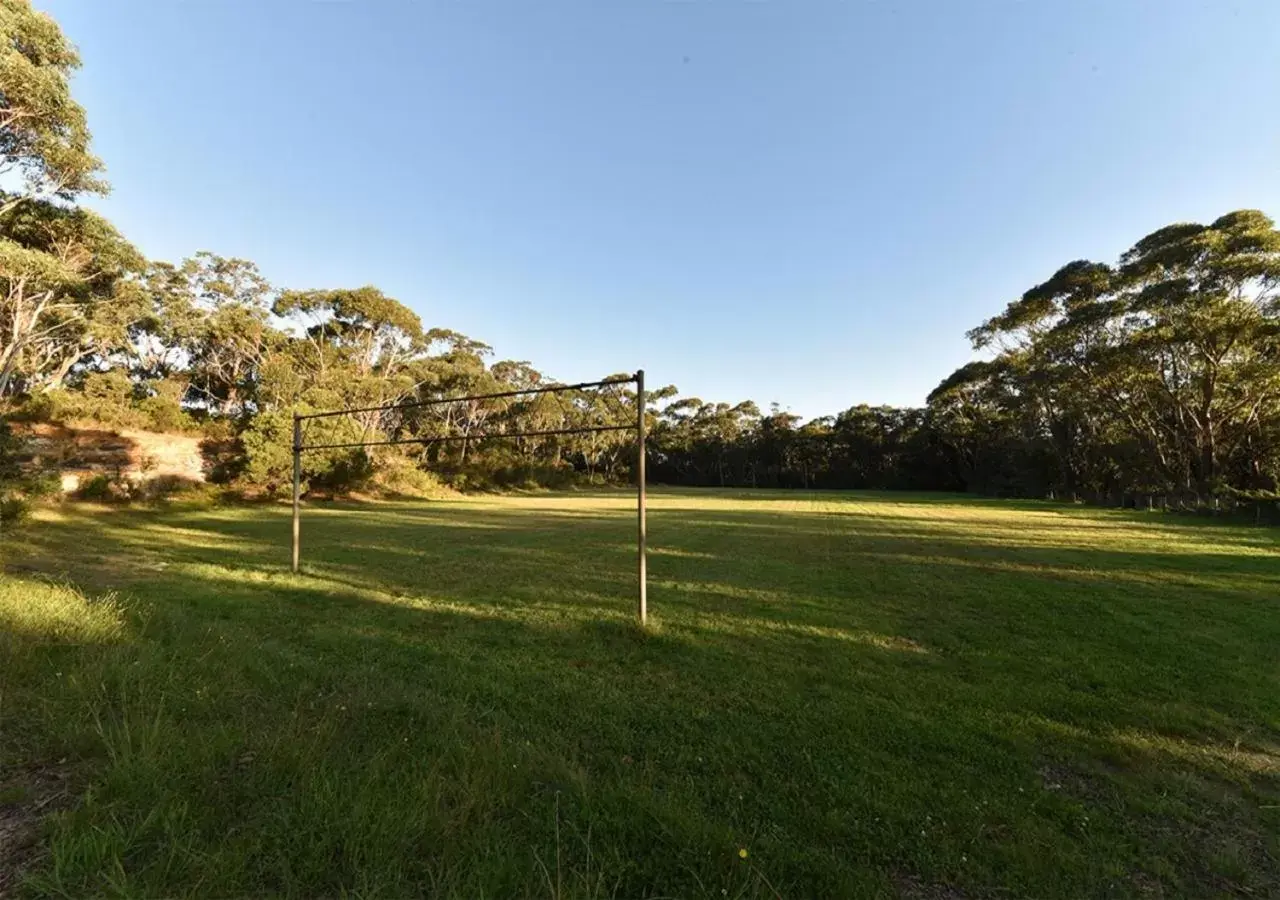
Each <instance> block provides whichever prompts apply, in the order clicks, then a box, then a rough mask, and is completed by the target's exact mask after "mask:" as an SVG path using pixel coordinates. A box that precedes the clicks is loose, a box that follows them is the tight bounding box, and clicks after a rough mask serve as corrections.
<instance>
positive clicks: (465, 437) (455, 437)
mask: <svg viewBox="0 0 1280 900" xmlns="http://www.w3.org/2000/svg"><path fill="white" fill-rule="evenodd" d="M614 383H617V384H620V383H621V382H614ZM635 430H636V426H635V425H590V426H586V427H583V428H552V429H550V430H548V431H517V432H513V433H510V434H508V433H507V432H501V433H498V434H483V433H482V434H450V435H445V436H443V437H427V438H404V439H402V440H398V441H352V442H351V443H346V444H307V445H306V446H302V447H298V448H296V449H297V451H298V452H299V453H301V452H302V451H304V450H345V449H348V448H351V447H391V446H394V445H396V444H434V443H435V442H436V441H482V440H485V439H487V438H518V437H550V436H551V435H556V434H592V433H594V432H598V431H635Z"/></svg>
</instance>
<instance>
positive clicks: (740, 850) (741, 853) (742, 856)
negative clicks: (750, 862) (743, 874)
mask: <svg viewBox="0 0 1280 900" xmlns="http://www.w3.org/2000/svg"><path fill="white" fill-rule="evenodd" d="M750 855H751V854H750V853H748V852H747V848H746V847H739V848H738V859H746V858H747V857H748V856H750Z"/></svg>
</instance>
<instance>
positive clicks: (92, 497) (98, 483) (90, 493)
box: [76, 474, 134, 503]
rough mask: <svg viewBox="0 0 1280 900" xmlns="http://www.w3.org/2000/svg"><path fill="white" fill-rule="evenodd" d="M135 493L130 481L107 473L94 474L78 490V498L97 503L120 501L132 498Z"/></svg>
mask: <svg viewBox="0 0 1280 900" xmlns="http://www.w3.org/2000/svg"><path fill="white" fill-rule="evenodd" d="M133 494H134V489H133V485H131V484H130V483H129V482H128V481H126V480H125V479H123V478H120V477H118V476H112V475H106V474H100V475H94V476H93V477H92V478H90V479H89V480H88V481H86V482H84V483H83V484H81V485H80V487H79V488H78V489H77V490H76V497H77V499H80V500H89V501H92V502H95V503H120V502H122V501H128V500H130V499H132V497H133Z"/></svg>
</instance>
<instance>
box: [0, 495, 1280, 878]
mask: <svg viewBox="0 0 1280 900" xmlns="http://www.w3.org/2000/svg"><path fill="white" fill-rule="evenodd" d="M649 530H650V537H651V550H652V552H651V557H650V561H649V570H650V579H651V580H650V594H649V599H650V609H651V614H652V617H653V622H652V626H651V627H650V628H649V629H648V630H645V631H642V630H640V629H639V628H637V627H636V626H635V625H634V624H633V620H634V604H635V600H634V593H635V544H634V537H635V520H634V499H633V497H632V496H631V495H630V494H626V493H621V492H618V493H611V492H600V493H577V494H547V495H531V496H521V497H501V498H499V497H486V498H478V499H460V500H451V501H440V502H432V503H416V504H408V503H403V504H364V505H361V504H310V505H309V506H308V508H307V510H306V512H305V516H304V526H303V535H304V552H303V561H304V567H305V572H304V574H302V575H299V576H293V575H291V574H289V573H288V571H287V560H288V534H289V513H288V510H287V508H285V507H282V506H258V507H231V508H218V509H203V510H202V509H188V510H183V509H180V508H171V509H166V510H158V511H156V510H106V509H97V510H94V509H86V508H79V507H74V506H68V507H64V508H62V509H61V510H59V511H50V512H45V513H42V514H41V515H40V516H39V518H38V520H37V521H36V522H33V523H32V524H31V525H29V526H28V527H27V528H26V529H25V530H24V531H23V532H21V533H20V534H19V535H18V536H16V537H15V536H14V535H5V537H4V564H5V571H6V572H7V573H8V574H7V575H6V576H4V579H3V581H0V585H2V586H0V810H7V812H0V824H3V823H6V822H7V823H9V828H10V831H11V832H14V833H17V832H18V831H20V830H21V827H20V826H21V823H22V822H24V821H30V820H31V819H33V818H34V817H36V816H43V817H44V818H43V823H42V825H41V826H40V831H39V833H38V834H39V843H38V844H37V845H36V846H35V847H32V848H28V849H26V850H22V851H20V852H12V853H11V854H10V856H9V859H8V861H7V862H4V861H0V868H3V867H4V866H6V865H8V866H9V869H10V873H12V871H13V867H14V865H15V862H16V861H18V860H23V861H25V865H24V875H23V876H22V877H23V880H22V882H21V884H20V888H19V890H20V892H22V893H24V894H30V895H32V896H67V897H81V896H88V895H104V894H105V895H118V896H132V897H157V896H165V897H181V896H199V897H210V896H219V897H229V896H263V895H288V896H297V897H335V896H344V895H345V896H355V897H405V896H414V895H430V896H456V897H467V898H479V897H495V898H502V897H524V896H531V897H595V896H617V897H627V898H632V897H635V898H639V897H776V896H781V897H788V898H808V897H859V896H868V897H872V896H889V897H892V896H902V897H907V898H964V897H988V896H991V897H1072V898H1075V897H1124V896H1141V897H1182V896H1221V895H1230V894H1239V895H1243V896H1253V897H1263V896H1277V895H1280V837H1278V835H1280V540H1278V536H1277V533H1276V532H1275V531H1268V530H1265V529H1258V528H1251V527H1235V526H1228V525H1219V524H1213V523H1210V522H1200V521H1191V520H1180V519H1176V518H1171V517H1165V516H1161V515H1159V514H1140V513H1123V512H1115V511H1111V512H1107V511H1096V510H1086V509H1083V508H1073V507H1067V506H1056V505H1052V504H1031V503H1022V504H1018V503H1009V502H997V501H977V500H969V499H964V498H957V497H927V496H917V495H890V494H856V493H847V494H846V493H816V494H815V493H800V492H793V493H782V492H776V493H775V492H763V491H760V492H747V491H738V492H730V491H724V492H710V491H706V492H694V491H683V492H677V491H669V490H659V491H655V492H653V494H651V507H650V514H649ZM58 585H70V586H71V587H66V586H58ZM3 832H4V829H3V828H0V837H3ZM11 836H12V835H11ZM3 857H4V854H0V858H3Z"/></svg>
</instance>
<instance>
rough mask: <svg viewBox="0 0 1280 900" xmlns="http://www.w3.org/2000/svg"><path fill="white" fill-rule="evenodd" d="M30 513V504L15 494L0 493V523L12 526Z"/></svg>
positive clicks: (23, 519)
mask: <svg viewBox="0 0 1280 900" xmlns="http://www.w3.org/2000/svg"><path fill="white" fill-rule="evenodd" d="M30 515H31V504H30V503H29V502H28V501H27V500H26V499H25V498H23V497H19V496H17V495H16V494H5V495H0V525H2V526H4V527H6V528H12V527H14V526H16V525H20V524H21V523H22V522H24V521H26V519H27V517H28V516H30Z"/></svg>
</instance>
